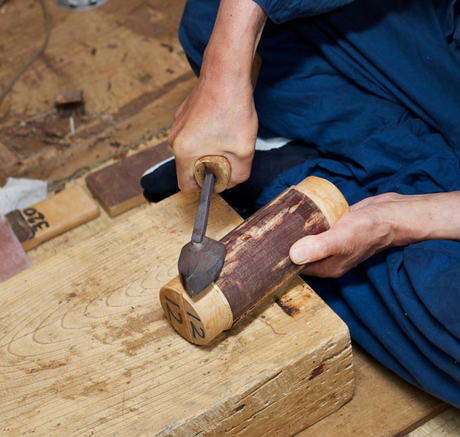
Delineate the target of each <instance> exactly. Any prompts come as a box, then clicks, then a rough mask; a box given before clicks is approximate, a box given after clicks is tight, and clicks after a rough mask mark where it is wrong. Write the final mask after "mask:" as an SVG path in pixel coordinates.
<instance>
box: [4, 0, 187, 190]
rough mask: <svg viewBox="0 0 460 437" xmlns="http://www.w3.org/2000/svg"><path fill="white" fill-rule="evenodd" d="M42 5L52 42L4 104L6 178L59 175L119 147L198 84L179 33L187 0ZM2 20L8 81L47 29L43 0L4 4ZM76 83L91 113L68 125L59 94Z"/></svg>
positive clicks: (150, 128) (145, 132)
mask: <svg viewBox="0 0 460 437" xmlns="http://www.w3.org/2000/svg"><path fill="white" fill-rule="evenodd" d="M46 4H47V6H48V9H49V12H50V15H51V21H52V33H51V38H50V42H49V45H48V48H47V49H46V52H45V53H44V54H43V55H41V56H40V57H39V59H37V61H36V62H35V63H34V64H33V66H32V67H31V68H30V69H29V70H28V71H27V72H26V73H25V74H24V76H23V77H22V78H21V79H20V80H19V82H17V83H16V85H15V87H14V89H13V91H12V92H11V93H10V94H9V95H8V96H7V98H6V100H5V101H4V103H3V104H2V106H1V107H0V124H1V127H0V158H1V159H0V185H1V184H2V183H3V182H4V180H5V179H6V177H7V176H8V175H14V176H25V177H34V178H39V179H46V180H48V181H50V182H56V181H61V180H64V179H66V178H68V177H70V176H72V175H75V174H79V173H80V172H82V171H85V170H88V169H89V168H92V167H93V166H94V165H95V164H96V163H98V162H100V161H102V160H105V159H107V158H109V157H111V156H114V155H118V154H123V153H124V152H125V151H126V150H127V149H129V148H130V147H135V146H136V144H137V143H138V142H139V141H143V140H144V139H145V138H150V137H151V136H152V135H155V134H157V133H159V132H162V131H163V130H164V129H165V127H167V126H169V125H171V123H172V121H173V117H174V112H175V111H176V109H177V107H178V106H179V105H180V103H181V102H182V101H183V100H184V99H185V97H186V96H187V95H188V93H189V92H190V90H191V89H192V87H193V85H194V83H195V77H194V75H193V73H192V72H191V70H190V67H189V65H188V62H187V60H186V57H185V54H184V52H183V50H182V48H181V46H180V44H179V41H178V38H177V32H178V27H179V21H180V17H181V15H182V10H183V7H184V4H185V0H177V1H172V2H171V1H168V0H149V1H145V0H131V1H129V2H127V1H125V0H110V1H109V2H108V3H106V4H105V5H104V6H102V7H100V8H97V9H94V10H90V11H85V12H75V11H69V10H65V9H62V8H60V7H58V6H57V5H56V4H55V2H54V1H52V0H46ZM18 23H21V25H20V26H18ZM0 28H1V29H2V34H3V35H5V38H3V39H2V41H1V43H0V58H1V60H0V64H1V67H2V68H0V88H2V87H3V86H5V85H6V83H7V82H8V80H9V79H11V78H12V77H13V75H14V73H15V72H16V71H17V70H18V69H19V68H20V67H21V66H22V65H23V64H24V63H25V62H26V60H27V59H28V58H29V57H30V56H31V55H32V54H33V52H34V51H35V50H36V48H37V47H38V46H39V44H40V41H41V40H42V39H43V37H44V29H43V22H42V17H41V10H40V5H39V2H38V0H31V1H29V2H21V1H12V2H8V3H7V4H6V5H5V6H4V7H3V8H2V14H0ZM83 29H84V31H82V30H83ZM78 89H82V90H83V93H84V97H85V109H86V115H85V116H80V117H76V118H75V132H74V133H72V132H71V130H70V123H69V119H68V118H64V119H61V118H60V117H59V115H58V114H56V113H55V108H54V99H55V97H56V95H58V94H61V93H62V92H65V91H71V90H78Z"/></svg>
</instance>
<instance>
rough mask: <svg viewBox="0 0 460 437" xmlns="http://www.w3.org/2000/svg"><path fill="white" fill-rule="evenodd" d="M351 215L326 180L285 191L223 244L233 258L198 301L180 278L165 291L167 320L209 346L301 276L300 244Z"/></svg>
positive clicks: (189, 337)
mask: <svg viewBox="0 0 460 437" xmlns="http://www.w3.org/2000/svg"><path fill="white" fill-rule="evenodd" d="M348 211H349V208H348V203H347V201H346V200H345V198H344V197H343V195H342V193H341V192H340V191H339V190H338V189H337V188H336V187H335V186H334V185H333V184H331V183H330V182H329V181H327V180H325V179H321V178H317V177H314V176H311V177H308V178H307V179H305V180H303V181H302V182H301V183H300V184H298V185H296V186H295V187H291V188H289V189H287V190H285V191H284V192H283V193H281V194H280V195H279V196H278V197H276V198H275V199H273V200H272V201H271V202H270V203H269V204H268V205H266V206H265V207H264V208H262V209H261V210H259V211H258V212H257V213H256V214H254V215H253V216H251V217H250V218H249V219H248V220H246V221H245V222H244V223H242V224H241V225H240V226H238V227H237V228H235V229H234V230H233V231H231V232H230V233H229V234H227V235H226V236H225V237H224V238H222V240H221V242H222V243H224V244H225V246H226V249H227V255H226V257H225V263H224V266H223V268H222V271H221V273H220V275H219V277H218V278H217V280H216V282H215V283H213V284H211V285H210V286H209V287H208V288H207V289H206V290H204V291H203V292H201V293H200V294H199V295H198V296H196V297H195V298H191V297H190V296H189V295H188V294H187V293H186V292H185V290H184V289H183V287H182V285H181V283H180V281H179V278H178V277H177V278H175V279H173V280H172V281H171V282H169V283H168V284H166V285H165V286H164V287H162V289H161V290H160V301H161V304H162V307H163V311H164V313H165V315H166V317H167V318H168V320H169V321H170V323H171V324H172V325H173V327H174V328H175V329H176V330H177V332H179V334H180V335H182V336H183V337H184V338H186V339H187V340H188V341H190V342H191V343H195V344H199V345H203V344H207V343H209V342H210V341H211V340H212V339H213V338H215V337H216V336H217V335H219V334H220V333H221V332H222V331H225V330H227V329H229V328H230V327H231V326H232V325H234V324H235V323H236V322H237V321H238V320H239V319H240V318H241V317H242V316H244V314H246V313H247V312H249V311H250V310H251V309H252V308H254V307H255V306H256V305H257V304H258V303H260V302H261V301H262V300H264V299H265V298H267V297H268V296H270V295H272V294H273V293H275V292H276V291H277V290H278V289H279V288H280V287H281V286H282V285H284V284H286V283H287V282H288V281H290V280H291V279H292V278H293V277H294V276H295V275H297V274H298V273H300V272H301V270H302V269H303V268H304V266H299V265H296V264H294V263H292V262H291V260H290V258H289V249H290V247H291V246H292V245H293V244H294V243H295V242H296V241H297V240H299V239H300V238H302V237H304V236H306V235H313V234H319V233H321V232H324V231H325V230H327V229H329V228H330V227H331V226H333V225H334V224H335V223H336V222H337V221H338V220H339V219H340V218H341V217H343V216H344V215H345V214H346V213H347V212H348Z"/></svg>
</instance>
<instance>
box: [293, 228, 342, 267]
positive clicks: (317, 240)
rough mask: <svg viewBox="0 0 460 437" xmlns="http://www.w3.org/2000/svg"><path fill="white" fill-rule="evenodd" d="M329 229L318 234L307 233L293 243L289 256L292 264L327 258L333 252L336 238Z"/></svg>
mask: <svg viewBox="0 0 460 437" xmlns="http://www.w3.org/2000/svg"><path fill="white" fill-rule="evenodd" d="M330 232H331V230H328V231H325V232H323V233H321V234H319V235H307V236H306V237H303V238H301V239H300V240H299V241H297V242H296V243H294V244H293V245H292V247H291V250H290V251H289V256H290V258H291V261H292V262H293V263H294V264H299V265H301V264H306V263H311V262H315V261H319V260H322V259H324V258H327V257H329V256H331V255H333V254H334V253H335V250H336V240H335V239H334V238H331V237H333V235H330Z"/></svg>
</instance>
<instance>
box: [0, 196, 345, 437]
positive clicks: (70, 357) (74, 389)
mask: <svg viewBox="0 0 460 437" xmlns="http://www.w3.org/2000/svg"><path fill="white" fill-rule="evenodd" d="M196 206H197V196H196V195H193V194H188V195H186V194H182V193H179V194H178V195H176V196H173V197H171V198H169V199H167V200H166V201H164V202H161V203H159V204H157V205H152V206H150V207H148V208H143V209H142V210H140V211H139V212H138V213H136V214H131V215H130V216H129V217H128V218H126V219H125V220H123V221H120V222H119V223H118V224H117V225H114V226H113V227H111V228H110V229H108V230H107V231H106V232H104V233H103V234H98V235H96V236H94V237H92V238H90V239H88V240H86V241H83V242H82V243H80V244H77V245H75V246H73V247H71V248H70V249H68V250H65V251H63V252H61V253H59V254H58V255H56V256H54V257H52V258H49V259H48V260H46V261H43V262H42V263H40V264H39V265H38V266H34V267H32V268H30V269H28V270H26V271H24V272H23V273H21V274H20V275H17V276H16V277H14V278H12V279H11V280H9V281H7V282H6V283H4V284H2V285H1V286H0V299H1V306H0V320H1V325H2V330H1V334H0V335H1V336H0V391H1V393H2V397H1V398H0V416H1V417H2V421H1V425H0V434H2V435H5V436H14V437H17V436H23V435H29V434H30V433H33V434H34V435H36V436H63V435H65V436H90V435H98V436H113V435H117V436H120V437H122V436H128V435H130V436H131V435H136V436H155V435H163V436H164V435H166V436H183V437H185V436H186V437H189V436H195V435H196V436H198V435H202V436H205V435H206V436H215V435H222V434H225V433H226V434H227V435H229V436H251V437H253V436H254V437H256V436H261V435H264V436H279V435H286V436H289V435H293V434H295V433H296V432H298V431H300V430H301V429H302V428H305V427H306V426H308V425H309V424H311V423H313V422H315V421H316V420H319V419H321V418H322V417H324V415H327V414H328V413H330V412H332V411H334V410H336V409H337V408H338V407H339V406H340V405H341V404H343V403H344V402H346V401H347V400H348V399H349V398H350V396H351V393H352V366H351V349H350V345H349V337H348V331H347V329H346V327H345V325H344V324H343V323H342V322H341V321H340V319H339V318H338V317H337V316H336V315H335V314H334V313H333V312H332V311H331V310H330V309H329V308H328V307H327V306H326V305H325V304H324V303H323V302H322V301H321V299H319V298H318V297H317V296H316V294H315V293H314V292H313V291H312V290H311V289H309V288H308V287H307V286H306V285H305V284H304V283H303V282H302V281H300V280H297V281H295V282H294V283H293V284H291V285H290V286H289V287H287V289H285V290H284V291H285V292H287V293H288V299H292V301H293V302H295V303H296V304H298V305H300V306H299V309H300V311H299V313H298V315H296V316H295V317H292V316H291V315H289V314H287V313H286V312H285V311H283V309H282V308H281V307H280V306H279V305H277V304H276V303H275V302H274V301H270V302H267V303H266V304H265V305H264V307H263V308H260V309H259V310H258V311H257V312H254V313H252V314H251V315H250V316H248V317H247V318H246V319H245V320H244V321H242V322H241V325H240V326H239V327H238V328H237V329H236V330H234V331H232V333H231V334H225V335H222V336H220V337H219V338H218V339H216V341H215V342H213V343H211V344H210V345H208V346H206V347H204V348H197V347H195V346H193V345H191V344H189V343H188V342H186V341H185V340H183V339H182V338H181V337H179V336H178V335H177V334H176V333H175V332H174V331H173V329H172V328H171V327H170V325H169V323H168V322H167V321H166V320H165V318H164V316H163V313H162V310H161V308H160V304H159V301H158V292H159V288H160V286H161V285H162V284H164V283H165V282H167V281H168V280H169V279H171V278H172V277H173V276H175V275H176V262H177V255H178V253H179V249H180V247H181V246H182V245H183V244H184V242H185V241H186V240H187V239H188V238H189V231H190V229H191V226H192V225H193V219H194V213H195V210H196ZM239 222H240V219H239V217H237V216H236V214H235V213H234V212H233V211H232V210H231V209H230V208H229V207H228V205H226V204H225V203H224V202H223V201H222V200H221V199H220V198H219V197H217V196H216V198H215V199H214V201H213V203H212V207H211V220H210V228H209V232H210V234H211V235H212V236H213V237H214V238H220V237H222V235H223V234H226V233H228V231H229V230H230V229H231V228H232V227H234V226H235V225H236V224H237V223H239ZM278 297H279V296H278ZM291 413H295V415H296V417H298V420H296V421H294V422H293V421H291V420H290V419H289V416H288V414H291Z"/></svg>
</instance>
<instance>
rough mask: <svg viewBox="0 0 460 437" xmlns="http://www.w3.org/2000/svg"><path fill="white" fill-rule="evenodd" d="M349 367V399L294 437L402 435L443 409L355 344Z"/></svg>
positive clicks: (442, 405) (442, 404)
mask: <svg viewBox="0 0 460 437" xmlns="http://www.w3.org/2000/svg"><path fill="white" fill-rule="evenodd" d="M353 366H354V369H355V379H356V385H355V394H354V396H353V399H352V400H351V401H350V402H349V403H348V404H346V405H345V406H344V407H343V408H341V409H340V410H339V411H337V412H335V413H333V414H331V415H330V416H329V417H327V418H325V419H324V420H322V421H321V422H318V423H316V424H314V425H313V426H311V427H309V428H307V429H306V430H304V431H302V432H300V433H299V434H298V436H297V437H318V436H321V437H337V436H366V437H392V436H403V435H406V434H407V433H408V432H409V431H410V430H413V429H415V428H417V427H418V426H419V425H420V424H422V423H424V422H426V421H427V420H429V419H430V418H432V417H434V416H436V415H437V414H439V413H440V412H441V411H443V410H444V409H445V408H446V404H445V403H444V402H442V401H440V400H439V399H436V398H434V397H433V396H430V395H429V394H427V393H425V392H423V391H421V390H419V389H417V388H415V387H414V386H412V385H411V384H409V383H408V382H406V381H404V380H403V379H401V378H400V377H399V376H397V375H396V374H394V373H393V372H391V371H389V370H388V369H386V368H385V367H383V366H382V365H381V364H380V363H378V362H377V361H376V360H375V359H374V358H372V357H371V356H370V355H369V354H367V353H366V352H365V351H363V350H362V349H361V348H360V347H359V346H357V345H355V344H354V345H353Z"/></svg>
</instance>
